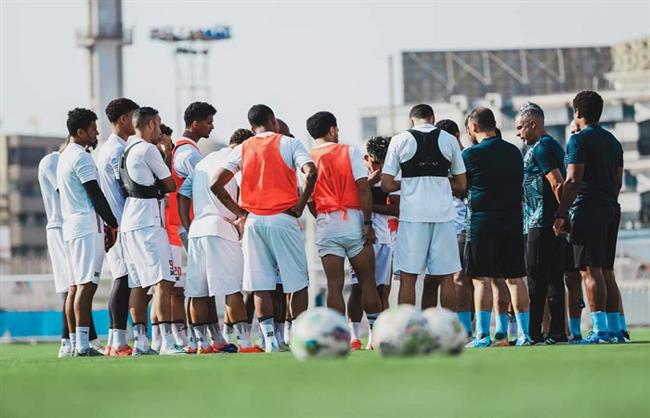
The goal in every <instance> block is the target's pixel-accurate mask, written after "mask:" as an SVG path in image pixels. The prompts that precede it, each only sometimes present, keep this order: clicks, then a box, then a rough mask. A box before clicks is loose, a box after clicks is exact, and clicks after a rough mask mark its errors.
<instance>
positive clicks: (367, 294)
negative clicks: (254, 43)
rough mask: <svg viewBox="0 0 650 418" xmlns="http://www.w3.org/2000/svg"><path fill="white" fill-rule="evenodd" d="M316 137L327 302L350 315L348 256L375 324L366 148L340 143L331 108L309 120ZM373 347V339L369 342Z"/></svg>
mask: <svg viewBox="0 0 650 418" xmlns="http://www.w3.org/2000/svg"><path fill="white" fill-rule="evenodd" d="M307 131H308V132H309V134H310V135H311V136H312V138H314V139H315V140H316V147H314V148H313V149H312V150H311V152H310V154H311V157H312V159H313V160H314V163H315V164H316V169H317V170H318V172H319V176H318V180H317V181H316V187H315V189H314V194H313V195H312V199H313V201H312V202H310V203H309V210H310V211H311V213H312V214H313V215H314V216H315V217H316V248H317V249H318V255H319V256H320V258H321V262H322V263H323V270H324V271H325V277H326V278H327V306H328V307H329V308H331V309H335V310H337V311H339V312H340V313H341V314H343V315H345V301H344V299H343V285H344V284H345V268H344V262H345V259H346V258H347V259H348V260H350V264H351V265H352V268H353V269H354V271H355V273H356V277H357V279H358V281H359V284H360V285H361V289H362V300H363V308H364V310H365V312H366V317H367V318H368V324H369V326H370V330H371V333H370V340H372V328H373V326H374V324H375V321H376V320H377V317H378V316H379V313H380V312H381V301H380V299H379V293H378V292H377V287H376V284H375V257H374V251H373V247H372V245H373V243H374V241H375V231H374V229H373V227H372V224H373V222H372V193H371V191H370V185H369V184H368V170H367V168H366V166H365V165H364V163H363V157H362V156H361V153H360V152H359V151H358V150H357V149H356V148H354V147H351V146H349V145H344V144H339V143H338V142H339V128H338V125H337V122H336V118H335V117H334V115H333V114H332V113H330V112H318V113H315V114H314V115H312V116H311V117H310V118H309V119H307ZM369 345H370V347H372V341H369Z"/></svg>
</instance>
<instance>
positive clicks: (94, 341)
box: [89, 338, 102, 348]
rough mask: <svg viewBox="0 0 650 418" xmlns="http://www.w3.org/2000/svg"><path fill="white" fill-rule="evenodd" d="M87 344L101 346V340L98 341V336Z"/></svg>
mask: <svg viewBox="0 0 650 418" xmlns="http://www.w3.org/2000/svg"><path fill="white" fill-rule="evenodd" d="M89 344H90V346H91V347H95V348H97V347H101V346H102V342H101V341H99V338H95V339H94V340H92V341H90V342H89Z"/></svg>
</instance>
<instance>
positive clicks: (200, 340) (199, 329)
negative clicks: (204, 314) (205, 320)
mask: <svg viewBox="0 0 650 418" xmlns="http://www.w3.org/2000/svg"><path fill="white" fill-rule="evenodd" d="M193 328H194V336H195V337H196V344H197V346H200V347H201V348H208V346H209V344H208V339H207V337H206V334H207V332H208V326H207V325H195V326H194V327H193Z"/></svg>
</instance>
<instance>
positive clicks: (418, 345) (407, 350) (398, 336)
mask: <svg viewBox="0 0 650 418" xmlns="http://www.w3.org/2000/svg"><path fill="white" fill-rule="evenodd" d="M373 346H374V348H375V349H377V350H379V352H380V353H381V354H382V355H384V356H415V355H418V354H426V353H429V352H431V350H433V348H434V340H433V336H432V334H431V329H430V327H429V324H428V323H427V320H426V319H425V318H424V315H422V312H421V311H420V310H419V309H417V308H415V307H414V306H411V305H399V306H396V307H393V308H389V309H387V310H385V311H384V312H382V313H381V315H379V318H377V322H375V326H374V328H373Z"/></svg>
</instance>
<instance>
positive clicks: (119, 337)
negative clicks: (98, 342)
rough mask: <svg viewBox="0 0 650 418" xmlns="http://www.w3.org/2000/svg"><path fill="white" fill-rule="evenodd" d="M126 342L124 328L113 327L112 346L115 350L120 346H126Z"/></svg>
mask: <svg viewBox="0 0 650 418" xmlns="http://www.w3.org/2000/svg"><path fill="white" fill-rule="evenodd" d="M127 344H128V343H127V342H126V330H125V329H117V328H115V329H114V330H113V345H112V347H113V348H114V349H116V350H119V349H120V348H122V347H124V346H126V345H127Z"/></svg>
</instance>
